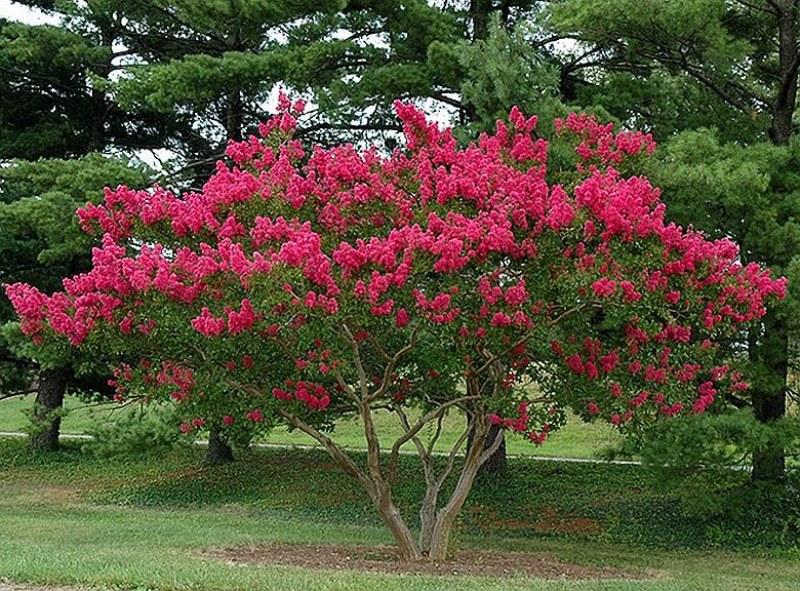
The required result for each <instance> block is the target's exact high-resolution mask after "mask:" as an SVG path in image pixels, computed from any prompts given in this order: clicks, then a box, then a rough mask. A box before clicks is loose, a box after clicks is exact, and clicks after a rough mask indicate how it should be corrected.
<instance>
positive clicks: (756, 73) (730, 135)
mask: <svg viewBox="0 0 800 591" xmlns="http://www.w3.org/2000/svg"><path fill="white" fill-rule="evenodd" d="M549 23H550V25H551V26H554V27H556V29H557V30H559V31H561V32H564V33H569V34H572V35H574V36H575V37H576V38H577V39H579V45H578V47H579V51H580V52H582V58H580V59H578V60H576V62H575V63H574V65H573V69H575V70H580V69H583V70H584V71H585V72H586V75H585V77H586V79H587V80H591V83H588V82H587V84H586V85H585V87H584V88H585V90H586V92H587V93H590V95H591V96H592V97H593V98H594V99H596V100H601V101H603V102H604V103H605V104H606V105H607V107H608V109H609V110H610V111H612V112H615V114H616V115H617V116H618V117H620V118H621V119H623V120H626V121H629V120H632V121H634V122H638V123H639V124H645V125H647V126H652V127H653V129H654V131H656V132H657V135H659V136H661V137H669V136H670V135H672V134H673V133H675V132H676V131H682V130H687V129H692V128H695V127H699V126H705V127H715V128H716V129H717V134H718V135H717V137H718V138H719V139H718V140H716V139H713V137H712V138H711V139H709V138H706V139H705V140H700V138H699V137H698V136H689V137H688V138H684V139H683V140H681V143H680V144H676V146H675V148H674V149H672V150H670V152H669V153H670V157H671V159H672V160H671V164H670V165H671V166H672V168H671V169H670V170H668V171H666V172H665V173H664V174H665V178H669V179H671V181H672V182H673V183H674V185H673V186H676V187H677V186H680V188H681V190H680V191H677V190H676V191H675V192H674V193H673V192H672V191H671V188H672V186H669V185H670V184H669V183H667V184H668V186H667V191H668V196H672V195H674V196H675V197H674V198H673V199H672V200H671V201H670V204H671V207H670V212H671V214H673V215H676V216H677V217H678V218H679V219H680V220H681V221H683V222H686V221H690V222H691V223H693V224H694V225H695V226H697V227H699V228H702V229H704V230H706V231H707V232H709V233H711V234H713V235H717V236H733V237H734V238H735V239H737V240H738V241H739V243H740V245H741V246H742V254H743V257H744V258H745V259H748V260H759V261H762V262H765V263H767V264H769V265H770V266H771V267H773V268H774V269H775V270H776V271H777V272H781V273H787V272H789V271H790V270H791V269H792V268H793V266H794V265H795V264H796V261H797V259H798V255H800V249H798V244H797V241H796V238H795V234H796V228H795V221H794V220H796V219H797V218H798V215H800V211H798V208H799V207H800V202H799V201H798V200H797V199H796V198H795V189H794V184H795V180H794V176H795V175H794V173H793V172H792V167H791V166H788V165H787V163H788V162H791V161H792V159H793V151H794V148H793V147H792V137H793V135H794V133H795V124H794V116H795V111H796V107H797V74H798V64H800V50H798V33H799V31H800V19H799V17H798V6H797V4H796V3H795V2H793V1H792V0H735V1H729V2H722V1H720V0H677V1H673V2H660V1H656V0H651V1H648V2H644V3H643V2H641V1H640V0H636V1H634V0H591V1H589V0H565V1H564V2H559V3H553V5H552V10H551V12H550V20H549ZM590 72H591V73H592V76H590V75H589V73H590ZM593 89H600V92H597V93H594V94H591V93H592V90H593ZM621 89H625V91H624V92H620V91H621ZM584 96H587V94H584ZM620 97H621V99H620ZM698 141H701V142H702V141H704V142H705V143H706V147H707V148H708V151H707V152H703V153H702V158H701V160H699V161H698V160H695V161H694V162H693V163H692V161H690V160H687V161H684V162H683V163H682V164H681V163H679V162H677V160H676V159H677V158H681V157H683V156H685V155H687V153H688V152H687V150H689V148H688V146H689V145H690V144H692V143H694V145H695V146H698V145H700V144H699V143H698ZM763 142H768V143H770V144H772V146H773V147H774V148H775V149H774V150H769V149H767V148H766V147H764V146H763V145H757V144H760V143H763ZM727 143H734V144H736V145H732V146H728V145H726V144H727ZM689 152H691V153H692V154H694V155H695V156H696V155H697V153H698V150H696V149H693V150H689ZM765 154H770V155H771V156H765ZM736 158H738V161H737V160H735V159H736ZM676 170H682V171H683V172H687V173H688V172H690V171H691V172H692V174H690V175H689V176H688V177H684V178H683V179H679V178H678V177H677V176H676V175H675V171H676ZM701 171H702V172H701ZM742 171H747V172H749V174H752V175H754V178H753V179H749V181H748V183H746V184H745V185H744V186H742V185H736V186H731V184H730V179H731V178H735V177H736V176H737V174H738V175H740V174H741V173H742ZM703 175H706V176H705V177H703ZM708 175H713V176H708ZM688 179H694V180H695V181H696V184H695V190H694V191H687V190H686V188H687V186H686V184H687V182H688ZM709 179H713V180H710V181H709ZM753 182H759V183H762V187H761V189H760V190H759V192H758V198H757V199H752V200H750V201H748V200H747V199H745V198H744V196H745V193H746V191H747V187H748V186H752V184H753ZM709 185H710V186H713V187H714V190H712V191H710V193H709V192H704V190H705V189H707V188H708V187H709ZM723 186H725V187H729V188H730V190H729V191H726V192H724V193H723V192H721V191H720V190H719V187H723ZM679 195H680V196H682V197H678V196H679ZM699 195H702V198H701V199H698V196H699ZM721 214H722V215H721ZM794 306H796V302H793V301H789V302H787V303H786V304H785V305H783V306H779V307H776V308H775V309H774V310H772V311H771V312H770V314H769V315H768V316H767V317H766V318H765V319H764V322H763V325H762V326H761V327H759V328H758V329H756V330H753V331H751V334H750V335H749V338H748V339H747V351H748V355H749V359H750V361H751V362H752V370H751V373H752V374H753V375H754V377H755V379H754V381H753V389H752V393H751V397H752V406H753V410H754V412H755V415H756V417H757V418H758V419H759V420H760V421H761V422H763V423H772V422H774V421H778V420H780V419H781V417H783V416H784V415H785V413H786V393H787V391H788V390H789V389H788V386H787V380H788V377H789V373H788V370H789V365H790V362H791V359H790V354H789V352H790V341H791V334H792V330H793V328H794V326H793V318H794V314H793V313H792V310H793V308H794ZM784 469H785V459H784V451H783V449H782V447H781V445H780V444H778V443H773V444H772V445H766V446H764V447H763V448H762V449H760V450H757V451H756V452H755V453H754V454H753V479H754V480H756V481H776V480H780V479H782V478H783V476H784Z"/></svg>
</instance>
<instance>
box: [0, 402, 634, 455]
mask: <svg viewBox="0 0 800 591" xmlns="http://www.w3.org/2000/svg"><path fill="white" fill-rule="evenodd" d="M32 405H33V396H27V397H18V398H11V399H8V400H4V401H0V431H24V430H25V429H26V425H27V422H28V419H27V414H26V413H28V412H29V410H30V408H31V406H32ZM64 407H65V409H66V411H67V414H66V416H64V418H63V419H62V423H61V425H62V427H61V430H62V432H63V433H68V434H82V433H87V432H90V431H92V427H93V425H94V424H95V423H96V422H97V421H113V420H115V419H116V418H118V417H120V416H121V415H123V414H124V413H128V412H131V411H132V410H133V407H120V406H119V405H118V404H116V403H101V404H98V403H86V402H83V401H81V400H80V399H78V398H75V397H71V396H69V397H67V399H66V400H65V404H64ZM464 424H465V419H464V417H463V415H460V414H458V413H455V412H453V413H450V414H449V415H448V416H447V418H446V419H445V422H444V430H443V433H442V436H441V438H440V440H439V442H438V445H437V448H436V449H437V450H439V451H449V450H450V447H451V446H452V445H453V444H454V443H455V441H456V439H457V438H458V436H459V435H460V433H461V431H462V430H463V428H464ZM376 425H377V428H378V431H379V433H380V434H381V437H382V442H383V443H384V444H386V443H389V442H391V441H393V440H394V439H395V438H397V437H399V435H400V433H401V427H400V424H399V423H398V422H397V419H396V417H394V416H392V415H391V414H390V413H388V412H378V413H376ZM431 433H432V426H431V429H429V430H428V431H427V432H425V431H423V433H422V435H423V437H425V436H430V435H431ZM335 439H336V441H337V442H339V443H340V444H341V445H343V446H345V447H348V448H352V449H362V448H363V447H364V435H363V431H362V427H361V423H360V421H358V420H356V419H346V420H342V421H340V422H339V423H338V424H337V425H336V430H335ZM263 441H265V442H267V443H275V444H282V445H298V446H300V445H316V442H315V441H314V440H313V439H311V438H310V437H309V436H308V435H306V434H305V433H302V432H300V431H294V432H289V431H287V430H286V429H285V428H281V427H279V428H276V429H275V430H274V431H272V432H271V433H270V434H269V435H268V436H267V437H265V438H264V439H263ZM619 441H620V436H619V435H618V434H617V433H616V432H615V431H614V430H613V429H612V428H611V426H610V425H607V424H603V423H584V422H582V421H581V420H580V419H579V418H577V417H575V416H572V415H571V416H570V417H569V420H568V422H567V425H566V426H565V427H563V428H562V429H560V430H559V431H556V432H555V433H553V434H552V435H551V437H550V438H549V439H548V440H547V441H546V442H545V444H544V445H541V446H535V445H533V444H532V443H530V442H529V441H526V440H525V439H523V438H522V437H520V436H516V435H514V434H510V435H509V436H508V437H507V439H506V448H507V451H508V453H509V454H511V455H526V456H549V457H568V458H593V457H596V456H597V455H598V454H599V453H600V452H602V451H603V450H604V449H606V448H608V447H610V446H614V445H616V444H618V443H619ZM405 449H408V450H411V449H413V444H412V443H411V442H409V443H408V444H407V445H406V446H405Z"/></svg>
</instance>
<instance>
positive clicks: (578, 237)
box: [6, 101, 785, 561]
mask: <svg viewBox="0 0 800 591" xmlns="http://www.w3.org/2000/svg"><path fill="white" fill-rule="evenodd" d="M396 108H397V112H398V116H399V117H400V119H401V120H402V122H403V125H404V133H405V136H406V146H405V149H403V150H396V151H394V152H393V153H392V154H391V155H390V156H383V155H381V154H379V153H378V152H377V151H376V150H367V151H364V152H358V151H356V150H355V149H354V148H353V147H352V146H349V145H345V146H339V147H335V148H332V149H329V150H325V149H322V148H319V147H314V148H312V149H310V150H308V151H307V149H306V148H305V147H304V146H303V145H302V144H301V143H300V142H299V141H298V140H296V139H293V137H292V132H293V130H294V127H295V123H296V122H295V119H294V115H296V114H297V113H298V112H299V111H300V109H301V106H300V105H298V104H294V105H292V104H290V103H289V102H288V101H284V104H283V105H282V109H283V112H282V114H281V115H279V116H277V117H276V118H274V119H273V120H271V121H270V122H269V123H267V124H265V125H264V126H263V127H262V128H261V138H256V137H251V138H250V139H249V140H247V141H244V142H234V143H231V144H230V145H229V148H228V156H229V158H230V159H231V160H232V164H231V165H226V164H224V163H219V164H218V166H217V172H216V174H215V175H214V176H213V177H212V178H211V180H209V182H208V183H207V184H206V185H205V187H204V188H203V191H202V193H190V194H188V195H185V196H183V197H176V196H175V195H173V194H171V193H169V192H168V191H165V190H163V189H161V188H158V187H156V188H155V189H154V190H152V191H131V190H129V189H127V188H124V187H121V188H118V189H116V190H109V191H108V192H107V195H106V200H105V203H104V204H103V205H100V206H95V205H91V204H89V205H87V206H86V208H84V209H82V210H81V211H80V212H79V215H80V217H81V220H82V223H83V224H84V226H85V227H86V228H87V229H95V230H100V231H101V232H102V233H103V238H102V244H103V246H102V247H101V248H97V249H95V250H94V253H93V262H94V267H93V269H92V270H91V271H90V272H88V273H86V274H83V275H79V276H76V277H73V278H69V279H66V280H65V291H64V292H61V293H56V294H54V295H52V296H46V295H44V294H42V293H41V292H39V291H38V290H36V289H34V288H31V287H29V286H26V285H22V284H16V285H12V286H8V287H7V288H6V291H7V294H8V295H9V298H10V299H11V301H12V303H13V304H14V306H15V308H16V310H17V312H18V313H19V314H20V316H21V317H22V328H23V330H24V331H25V332H26V333H27V334H30V335H32V336H33V338H34V340H36V341H39V342H44V343H45V346H63V342H64V341H63V338H62V340H60V341H59V339H58V337H59V336H60V337H66V338H67V339H69V341H70V342H71V344H72V345H74V346H82V347H84V348H86V349H89V350H92V349H97V350H102V349H103V347H105V348H106V350H108V348H109V347H110V348H111V349H112V350H118V351H122V352H125V353H126V355H127V356H128V357H129V358H140V359H141V361H140V362H138V363H135V364H132V365H125V364H122V365H120V366H118V368H117V370H116V379H115V385H116V387H117V391H118V397H119V398H120V399H125V398H131V397H137V396H141V397H145V398H161V399H170V398H171V399H174V400H175V401H176V402H177V403H178V405H179V408H181V412H183V413H184V416H185V417H186V420H185V422H184V423H183V424H182V426H181V428H182V429H183V430H184V431H192V430H193V429H197V428H201V427H203V426H205V425H206V424H207V423H208V422H212V423H213V424H215V425H219V426H224V427H225V428H227V432H228V437H230V438H236V437H246V438H249V437H251V436H252V431H253V429H254V428H255V427H256V426H258V425H259V424H272V423H274V422H279V421H280V422H283V423H285V424H287V425H289V426H291V427H292V428H295V429H297V430H300V431H303V432H304V433H306V434H307V435H309V436H311V437H312V438H314V439H315V440H317V441H318V442H319V443H320V444H321V445H322V446H323V447H324V448H325V449H326V451H327V452H328V453H329V454H330V456H331V457H332V458H333V459H334V460H335V462H336V463H337V464H338V465H339V467H340V468H342V469H343V470H344V471H345V472H346V473H347V474H349V475H350V476H352V477H353V478H354V479H355V480H356V481H358V483H359V484H360V485H361V486H362V487H363V489H364V490H365V491H366V493H367V496H368V497H369V499H370V501H371V502H372V504H373V506H374V507H375V509H377V511H378V513H379V514H380V515H381V517H382V519H383V521H384V523H385V524H386V526H387V527H388V528H389V530H390V532H391V534H392V536H393V538H394V539H395V542H396V543H397V545H398V548H399V552H400V555H401V556H402V557H403V558H404V559H406V560H420V559H423V558H425V559H428V560H433V561H441V560H444V559H446V558H447V556H448V553H449V547H450V538H451V535H452V533H453V530H454V527H455V525H456V521H457V518H458V515H459V513H460V511H461V509H462V508H463V506H464V504H465V502H466V499H467V496H468V494H469V492H470V490H471V488H472V485H473V483H474V481H475V478H476V476H477V473H478V469H479V467H480V466H481V464H482V463H484V462H485V461H486V459H488V457H490V455H491V454H492V452H493V451H494V449H496V447H497V445H499V441H500V438H499V437H497V436H495V437H493V438H492V439H490V438H489V433H490V430H491V427H492V426H493V425H495V426H500V427H503V428H505V429H508V430H510V431H514V432H518V433H520V434H521V435H523V436H524V437H526V438H527V439H528V440H530V441H532V442H533V443H541V442H543V441H544V440H545V439H546V438H547V437H548V434H549V433H550V432H552V431H553V430H555V429H556V428H558V427H559V426H560V425H561V424H562V423H563V422H564V416H565V409H566V408H572V409H573V410H574V411H575V412H577V413H579V414H580V415H581V416H583V417H585V418H592V417H594V418H604V419H605V420H607V421H609V422H610V423H611V424H613V425H615V426H617V427H618V428H619V429H620V430H622V431H627V432H638V431H641V430H643V429H646V428H647V426H648V425H650V424H653V423H656V422H658V421H662V420H667V419H669V418H674V417H680V416H682V415H686V414H689V413H696V414H699V413H703V412H704V411H705V410H706V409H707V408H708V407H710V406H711V405H713V404H714V403H715V402H716V401H717V398H718V397H717V395H718V394H720V393H723V394H724V393H725V392H727V391H730V392H741V391H742V390H745V389H746V388H747V384H746V382H745V381H743V378H742V376H741V374H740V373H739V372H737V371H735V369H734V368H732V367H730V366H729V365H728V364H723V363H722V362H721V361H720V359H719V358H718V355H717V343H718V342H719V341H721V340H731V339H735V338H737V335H738V333H737V330H740V327H741V326H743V325H745V324H746V323H748V322H751V321H755V320H757V319H759V318H760V317H761V316H763V315H764V314H765V312H766V308H765V305H766V303H767V301H768V300H770V299H772V298H780V297H783V295H784V293H785V280H783V279H774V278H771V277H770V276H769V273H768V272H767V271H764V270H762V269H761V268H759V267H758V265H756V264H749V265H747V266H745V267H743V266H742V265H741V264H740V263H739V260H738V251H737V249H736V247H735V245H733V244H732V243H731V242H729V241H726V240H719V241H713V242H712V241H708V240H706V239H705V238H704V237H703V236H702V235H701V234H699V233H696V232H693V231H690V230H689V231H687V230H682V229H681V228H679V227H677V226H675V225H673V224H668V223H667V222H666V221H665V219H664V206H663V204H662V203H660V201H659V195H658V191H657V189H655V188H653V187H652V186H651V185H650V184H649V183H648V182H647V180H646V179H644V178H641V177H637V176H627V175H625V174H622V172H620V171H622V170H624V169H625V168H627V167H630V166H633V165H634V164H635V159H636V158H641V157H645V156H646V155H647V154H648V153H650V152H652V149H653V147H654V146H653V143H652V140H651V139H650V138H649V137H648V136H645V135H643V134H641V133H630V132H621V133H614V131H613V129H612V128H611V126H603V125H599V124H598V123H597V122H596V121H595V120H594V119H593V118H591V117H586V116H578V115H574V114H573V115H571V116H570V117H568V118H567V119H566V120H564V121H557V122H556V128H557V130H558V132H559V134H560V138H561V140H560V141H562V142H564V143H565V144H566V145H567V146H570V147H571V148H572V149H573V150H572V151H569V150H565V151H564V153H565V154H572V155H573V158H572V160H573V162H572V165H571V166H566V167H565V168H563V169H561V170H550V169H549V168H548V167H549V166H550V162H549V161H548V144H547V142H545V141H544V140H542V139H537V137H536V135H535V127H536V123H537V122H536V119H535V118H525V117H524V116H523V115H522V114H521V113H519V112H518V111H517V110H516V109H515V110H513V111H512V112H511V115H510V122H509V124H508V125H506V124H504V123H502V122H498V125H497V130H496V132H495V133H494V134H493V135H483V136H482V137H481V138H480V140H479V141H478V142H476V143H475V144H471V145H470V146H468V147H466V148H460V147H459V146H458V145H457V143H456V141H455V140H454V139H453V137H452V134H451V133H450V132H449V131H448V130H445V131H442V130H440V129H439V128H438V127H437V126H436V125H435V124H431V123H429V122H427V121H426V120H425V117H424V115H423V114H422V113H420V112H419V111H417V110H416V109H414V108H413V107H411V106H408V105H403V104H400V103H398V104H397V105H396ZM568 160H569V159H568ZM554 178H555V179H557V180H558V181H559V182H554V181H553V179H554ZM531 383H533V384H534V385H535V387H529V386H530V384H531ZM409 408H416V409H417V410H418V411H419V412H418V414H417V417H418V418H417V419H416V420H415V421H412V420H410V418H409V414H408V409H409ZM451 409H458V410H459V411H461V412H463V413H464V415H465V416H466V417H467V419H468V420H467V423H466V425H465V427H464V428H463V430H462V432H461V434H460V435H459V436H458V438H457V439H456V441H455V442H454V444H453V446H452V448H451V450H450V453H449V455H448V456H447V457H446V458H445V460H444V461H443V462H439V461H438V460H437V459H436V458H435V456H434V455H433V446H434V445H435V442H436V441H437V439H438V438H439V436H440V434H441V431H442V428H441V425H442V421H443V418H444V416H445V415H446V414H447V413H448V412H449V411H450V410H451ZM378 410H387V411H390V412H391V413H392V414H393V415H394V416H395V417H396V418H397V420H398V421H399V424H400V425H401V427H402V433H401V435H400V437H398V438H397V439H396V440H395V441H394V442H393V443H392V444H391V445H390V446H388V447H389V449H388V450H386V451H388V453H386V454H382V453H381V451H382V450H381V442H380V438H379V435H378V433H377V430H376V425H375V421H374V413H375V412H376V411H378ZM347 414H356V415H358V416H359V417H360V420H361V424H362V426H363V436H364V442H365V447H366V462H365V463H364V464H360V463H359V462H357V461H356V459H355V456H354V454H353V453H351V452H348V451H347V450H345V449H344V448H342V446H340V445H339V444H337V442H336V441H335V435H334V436H330V435H329V432H330V431H331V429H332V426H333V423H334V421H335V420H336V419H337V418H340V417H342V416H345V415H347ZM429 426H431V427H432V429H433V432H432V434H431V435H430V437H428V438H426V439H425V440H423V438H422V437H420V435H421V434H422V432H423V430H426V429H427V428H428V427H429ZM242 431H243V434H242ZM468 438H471V440H472V445H470V446H467V447H466V448H465V446H464V444H465V442H466V441H467V439H468ZM409 441H410V442H412V443H413V444H414V448H415V449H416V451H417V454H418V459H419V461H420V464H421V466H422V473H423V477H424V482H425V488H424V493H422V495H421V499H420V500H419V506H418V515H419V520H418V528H417V529H418V530H419V532H420V533H419V538H418V539H417V538H415V536H414V535H413V533H412V526H411V523H412V522H411V521H410V520H409V517H408V512H407V511H402V510H401V508H400V507H399V506H398V503H397V501H396V498H395V496H396V494H397V491H396V485H397V483H398V482H399V479H400V473H399V465H400V453H399V452H400V448H401V447H402V445H403V444H404V443H406V442H409ZM462 449H464V454H463V457H459V452H461V450H462ZM451 475H453V476H454V478H453V479H452V480H454V482H450V479H449V477H450V476H451Z"/></svg>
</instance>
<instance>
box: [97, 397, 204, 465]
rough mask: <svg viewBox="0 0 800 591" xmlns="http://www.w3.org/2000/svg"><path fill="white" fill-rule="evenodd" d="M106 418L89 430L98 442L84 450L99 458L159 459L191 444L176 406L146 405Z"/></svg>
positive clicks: (98, 421)
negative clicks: (180, 429)
mask: <svg viewBox="0 0 800 591" xmlns="http://www.w3.org/2000/svg"><path fill="white" fill-rule="evenodd" d="M105 416H106V420H99V419H97V420H95V422H94V424H93V426H92V427H91V428H90V429H88V434H89V435H91V436H92V437H93V438H94V439H93V440H92V441H90V442H88V443H87V444H86V445H85V446H84V449H85V450H87V451H88V452H89V453H91V454H93V455H95V456H97V457H101V458H108V457H112V456H114V457H131V456H139V455H148V454H151V455H156V456H158V455H163V454H165V453H167V452H169V451H170V450H172V449H173V448H175V447H176V446H178V445H188V444H190V443H191V440H189V439H187V438H186V437H185V436H184V435H183V434H182V433H181V432H180V431H179V430H178V425H180V418H179V417H178V415H177V413H176V411H175V407H173V406H165V405H152V406H149V407H145V406H144V405H142V406H139V407H138V408H135V409H133V410H132V411H131V412H125V413H115V414H114V415H112V416H108V415H107V414H106V415H105Z"/></svg>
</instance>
